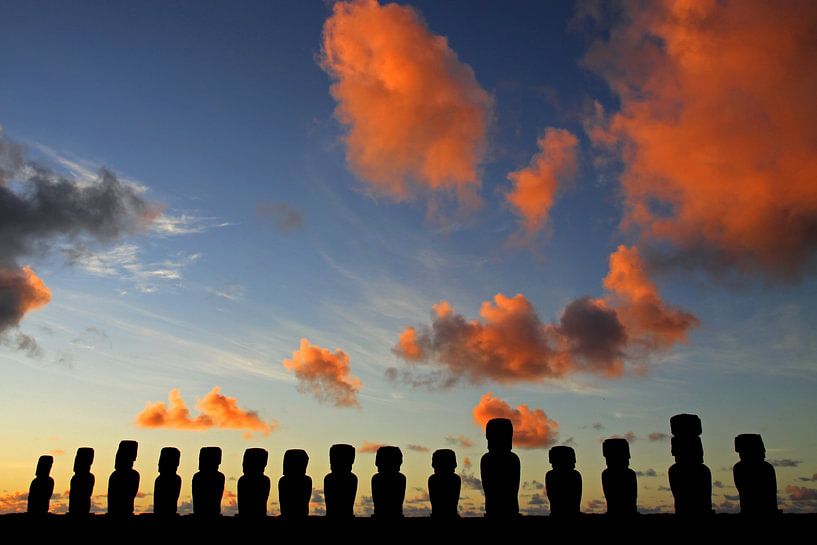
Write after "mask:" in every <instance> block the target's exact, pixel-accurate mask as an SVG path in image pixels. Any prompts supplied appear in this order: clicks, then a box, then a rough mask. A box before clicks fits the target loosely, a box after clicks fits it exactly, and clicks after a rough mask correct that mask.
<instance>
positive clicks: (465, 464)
mask: <svg viewBox="0 0 817 545" xmlns="http://www.w3.org/2000/svg"><path fill="white" fill-rule="evenodd" d="M462 467H463V468H464V469H468V468H469V467H471V458H469V457H468V456H466V457H465V458H463V459H462Z"/></svg>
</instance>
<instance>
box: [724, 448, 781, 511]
mask: <svg viewBox="0 0 817 545" xmlns="http://www.w3.org/2000/svg"><path fill="white" fill-rule="evenodd" d="M735 451H736V452H737V453H738V454H739V455H740V461H739V462H738V463H736V464H735V466H734V467H733V468H732V474H733V475H734V477H735V487H736V488H737V489H738V494H740V512H741V513H742V514H745V515H760V516H768V515H776V514H777V513H778V510H777V477H776V475H775V472H774V467H773V466H772V464H770V463H769V462H767V461H766V448H765V447H764V446H763V439H762V438H761V437H760V435H756V434H753V433H744V434H742V435H738V436H737V437H735Z"/></svg>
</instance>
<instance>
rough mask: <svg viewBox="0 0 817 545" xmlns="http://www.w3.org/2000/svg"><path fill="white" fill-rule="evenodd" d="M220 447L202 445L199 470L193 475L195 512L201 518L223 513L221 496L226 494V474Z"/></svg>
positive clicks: (213, 516)
mask: <svg viewBox="0 0 817 545" xmlns="http://www.w3.org/2000/svg"><path fill="white" fill-rule="evenodd" d="M220 465H221V448H220V447H202V448H201V450H199V470H198V472H196V474H195V475H193V514H194V515H196V516H199V517H201V518H215V517H218V516H220V515H221V498H222V497H223V496H224V474H223V473H221V472H220V471H219V470H218V467H219V466H220Z"/></svg>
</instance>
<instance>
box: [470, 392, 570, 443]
mask: <svg viewBox="0 0 817 545" xmlns="http://www.w3.org/2000/svg"><path fill="white" fill-rule="evenodd" d="M473 416H474V422H476V423H477V424H478V425H479V426H480V427H481V428H484V427H485V425H486V424H487V423H488V421H489V420H491V419H492V418H508V419H510V420H511V422H513V444H514V446H517V447H520V448H544V447H547V446H549V445H552V444H553V443H554V442H555V441H556V434H557V431H558V430H559V424H558V423H557V422H556V421H555V420H551V419H550V418H548V416H547V414H545V411H543V410H542V409H533V410H531V409H530V408H528V406H527V405H520V406H518V407H517V408H515V409H513V408H511V406H510V405H508V404H507V403H506V402H505V401H503V400H501V399H499V398H498V397H495V396H494V394H493V393H492V392H488V393H486V394H484V395H483V396H482V397H481V398H480V400H479V403H477V405H476V406H475V407H474V410H473Z"/></svg>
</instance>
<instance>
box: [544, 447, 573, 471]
mask: <svg viewBox="0 0 817 545" xmlns="http://www.w3.org/2000/svg"><path fill="white" fill-rule="evenodd" d="M548 461H549V462H550V465H552V466H553V469H574V468H575V467H576V452H575V451H574V450H573V449H572V448H571V447H566V446H558V447H551V449H550V450H549V451H548Z"/></svg>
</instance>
